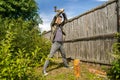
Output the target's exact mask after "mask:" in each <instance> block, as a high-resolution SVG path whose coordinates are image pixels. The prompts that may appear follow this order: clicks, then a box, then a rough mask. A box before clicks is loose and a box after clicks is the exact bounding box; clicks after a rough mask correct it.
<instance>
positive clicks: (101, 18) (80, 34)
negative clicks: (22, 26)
mask: <svg viewBox="0 0 120 80" xmlns="http://www.w3.org/2000/svg"><path fill="white" fill-rule="evenodd" d="M118 6H120V1H119V0H113V1H109V2H106V3H105V4H103V5H101V6H99V7H97V8H94V9H92V10H90V11H88V12H86V13H83V14H81V15H79V16H76V17H74V18H72V19H70V20H68V22H67V23H66V24H65V26H64V29H65V33H66V38H65V42H64V49H65V52H66V55H67V57H71V58H78V59H80V60H81V61H87V62H94V63H100V64H110V63H111V61H112V60H113V59H114V58H113V57H112V56H111V54H112V45H113V43H114V42H116V41H117V39H115V38H114V36H115V34H116V33H117V32H119V31H120V30H119V24H118V21H119V20H118V19H119V17H118V16H119V13H120V12H119V11H120V10H119V8H118ZM50 33H51V32H50V31H49V32H47V33H46V34H44V36H45V37H47V38H49V37H50Z"/></svg>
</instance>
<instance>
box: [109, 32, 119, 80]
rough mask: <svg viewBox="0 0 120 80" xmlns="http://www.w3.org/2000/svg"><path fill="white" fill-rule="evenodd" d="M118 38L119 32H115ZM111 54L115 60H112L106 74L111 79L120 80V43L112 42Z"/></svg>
mask: <svg viewBox="0 0 120 80" xmlns="http://www.w3.org/2000/svg"><path fill="white" fill-rule="evenodd" d="M117 38H118V39H119V38H120V34H117ZM113 56H114V58H115V60H114V61H113V62H112V67H111V68H110V69H109V70H108V72H107V75H108V77H109V78H110V79H111V80H120V43H119V42H118V43H114V45H113Z"/></svg>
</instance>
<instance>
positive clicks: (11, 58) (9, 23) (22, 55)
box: [0, 18, 50, 80]
mask: <svg viewBox="0 0 120 80" xmlns="http://www.w3.org/2000/svg"><path fill="white" fill-rule="evenodd" d="M0 25H1V26H0V32H1V33H0V34H1V35H2V36H1V37H0V66H1V68H0V79H10V80H14V79H17V80H27V79H29V78H31V76H33V75H34V74H32V73H33V72H34V71H31V70H32V69H33V67H34V66H40V65H42V64H43V62H44V60H45V58H46V56H47V54H48V53H49V49H50V42H49V41H48V40H47V39H45V38H43V37H42V35H41V34H40V32H39V31H38V28H37V27H35V28H34V29H32V30H31V31H30V30H29V29H28V28H27V27H29V26H30V25H31V21H26V22H25V21H23V20H22V19H21V18H19V19H10V20H9V19H8V18H6V19H1V23H0ZM33 78H35V77H34V76H33Z"/></svg>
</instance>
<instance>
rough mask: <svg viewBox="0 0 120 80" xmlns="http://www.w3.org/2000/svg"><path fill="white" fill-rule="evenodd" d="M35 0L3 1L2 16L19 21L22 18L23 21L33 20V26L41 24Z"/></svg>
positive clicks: (0, 3)
mask: <svg viewBox="0 0 120 80" xmlns="http://www.w3.org/2000/svg"><path fill="white" fill-rule="evenodd" d="M37 9H38V7H37V5H36V2H35V0H1V1H0V15H1V16H2V17H3V18H4V17H9V18H14V19H17V18H19V17H22V18H23V20H32V21H33V24H38V23H41V22H42V20H41V19H40V17H39V15H38V13H37Z"/></svg>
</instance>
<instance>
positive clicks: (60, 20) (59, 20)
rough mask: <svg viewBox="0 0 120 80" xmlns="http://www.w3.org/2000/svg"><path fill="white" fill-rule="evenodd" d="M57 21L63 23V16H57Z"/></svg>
mask: <svg viewBox="0 0 120 80" xmlns="http://www.w3.org/2000/svg"><path fill="white" fill-rule="evenodd" d="M55 23H57V24H61V23H62V16H58V17H57V18H56V21H55Z"/></svg>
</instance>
